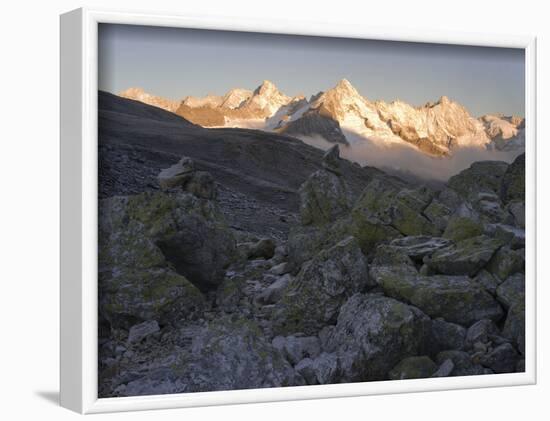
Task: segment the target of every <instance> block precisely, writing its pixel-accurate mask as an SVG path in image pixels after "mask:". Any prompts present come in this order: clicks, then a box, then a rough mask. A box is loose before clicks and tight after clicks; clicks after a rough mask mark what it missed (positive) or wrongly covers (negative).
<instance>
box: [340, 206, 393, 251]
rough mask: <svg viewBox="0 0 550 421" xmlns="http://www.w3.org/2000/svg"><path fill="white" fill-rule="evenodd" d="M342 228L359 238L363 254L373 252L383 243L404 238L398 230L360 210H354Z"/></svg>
mask: <svg viewBox="0 0 550 421" xmlns="http://www.w3.org/2000/svg"><path fill="white" fill-rule="evenodd" d="M342 227H343V228H344V229H345V230H346V231H347V232H349V233H350V235H353V236H354V237H355V238H357V241H359V245H360V246H361V250H363V253H369V252H371V251H372V250H373V249H374V248H375V247H376V246H377V245H378V244H379V243H381V242H384V241H388V240H391V239H393V238H398V237H401V236H402V235H401V233H400V232H399V231H398V230H397V229H396V228H394V227H392V226H391V225H388V224H385V223H383V222H382V221H380V220H379V219H378V218H376V217H374V216H372V215H370V214H369V213H368V212H364V211H362V210H360V209H355V210H353V211H352V213H351V216H350V218H349V220H345V221H343V224H342Z"/></svg>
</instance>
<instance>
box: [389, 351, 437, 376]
mask: <svg viewBox="0 0 550 421" xmlns="http://www.w3.org/2000/svg"><path fill="white" fill-rule="evenodd" d="M436 370H437V365H436V364H435V363H434V362H433V361H432V360H431V359H430V357H427V356H425V355H423V356H421V357H407V358H405V359H403V360H401V361H400V362H399V364H397V365H396V366H395V367H394V368H392V369H391V370H390V372H389V373H388V377H389V378H390V380H405V379H422V378H426V377H431V376H432V374H433V373H435V371H436Z"/></svg>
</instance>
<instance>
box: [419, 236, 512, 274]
mask: <svg viewBox="0 0 550 421" xmlns="http://www.w3.org/2000/svg"><path fill="white" fill-rule="evenodd" d="M501 245H502V242H501V241H499V240H497V239H494V238H490V237H487V236H485V235H480V236H477V237H472V238H468V239H466V240H462V241H459V242H457V243H456V244H452V245H450V246H448V247H445V248H442V249H439V250H438V251H436V252H435V253H434V254H433V255H432V256H431V258H430V259H428V261H427V262H426V263H427V264H428V266H429V267H430V268H431V269H432V270H433V271H434V272H436V273H441V274H444V275H468V276H475V274H476V273H477V272H478V271H479V270H480V269H481V268H483V267H484V266H485V265H486V264H487V263H488V262H489V260H491V258H492V257H493V254H494V253H495V252H496V251H497V250H498V248H499V247H500V246H501Z"/></svg>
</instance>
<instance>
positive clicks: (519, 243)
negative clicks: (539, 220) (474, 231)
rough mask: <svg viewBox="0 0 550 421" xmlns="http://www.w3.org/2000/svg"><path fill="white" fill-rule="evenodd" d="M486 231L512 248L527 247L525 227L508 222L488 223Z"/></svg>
mask: <svg viewBox="0 0 550 421" xmlns="http://www.w3.org/2000/svg"><path fill="white" fill-rule="evenodd" d="M485 233H486V234H487V235H489V236H491V237H494V238H496V239H498V240H499V241H500V242H501V243H503V244H506V245H507V246H508V247H510V248H511V249H512V250H518V249H522V248H525V229H523V228H517V227H514V226H511V225H506V224H486V225H485Z"/></svg>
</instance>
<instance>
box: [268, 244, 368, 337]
mask: <svg viewBox="0 0 550 421" xmlns="http://www.w3.org/2000/svg"><path fill="white" fill-rule="evenodd" d="M369 285H370V286H372V285H373V283H372V282H371V281H370V280H369V275H368V266H367V260H366V258H365V256H364V255H363V254H362V252H361V249H360V248H359V244H358V243H357V240H356V239H355V238H354V237H348V238H346V239H344V240H342V241H341V242H339V243H338V244H336V245H335V246H333V247H331V248H329V249H326V250H322V251H321V252H319V253H318V254H317V255H316V256H315V257H314V258H313V259H312V260H311V261H310V262H308V263H306V264H305V265H304V266H303V267H302V270H301V271H300V272H299V273H298V275H297V276H296V278H295V279H294V280H293V281H292V282H291V283H290V284H289V286H288V287H287V290H286V291H285V293H284V296H283V298H282V299H281V301H279V302H278V303H277V305H276V309H275V312H274V314H275V316H274V331H275V332H276V333H278V334H290V333H296V332H302V333H305V334H315V333H317V331H318V330H320V329H321V328H322V327H323V326H324V325H326V324H328V323H331V322H334V321H335V320H336V316H337V315H338V311H339V308H340V306H341V305H342V304H343V303H344V302H345V301H346V300H347V299H348V298H349V297H350V296H351V295H353V294H354V293H356V292H360V291H363V290H364V289H365V288H367V287H368V286H369Z"/></svg>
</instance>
